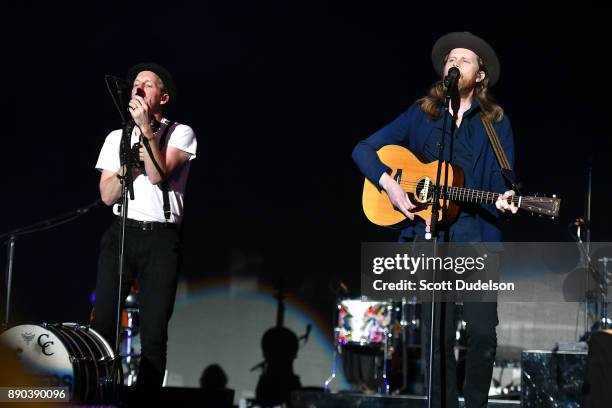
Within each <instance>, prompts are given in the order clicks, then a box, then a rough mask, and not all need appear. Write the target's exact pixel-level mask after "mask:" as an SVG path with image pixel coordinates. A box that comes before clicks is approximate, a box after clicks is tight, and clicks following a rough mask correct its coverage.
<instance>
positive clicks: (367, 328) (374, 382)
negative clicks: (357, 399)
mask: <svg viewBox="0 0 612 408" xmlns="http://www.w3.org/2000/svg"><path fill="white" fill-rule="evenodd" d="M335 314H336V316H335V317H336V321H337V324H336V326H335V328H334V354H333V360H332V371H331V374H330V376H329V378H328V379H327V380H326V381H325V383H324V389H325V390H329V389H330V386H331V383H332V381H333V380H334V379H335V378H336V376H337V373H338V371H337V369H338V360H339V357H341V361H342V365H343V366H342V368H343V372H344V376H345V378H346V379H347V381H348V382H349V383H350V384H351V385H352V386H353V387H354V388H356V389H359V390H360V391H366V392H378V393H383V394H390V393H391V392H392V390H393V392H395V393H399V392H401V391H402V390H403V389H406V388H407V387H408V377H407V375H408V371H414V370H409V369H408V354H409V353H410V350H412V351H416V359H417V360H420V346H419V345H418V343H420V341H419V336H420V334H419V326H420V321H419V319H418V318H417V304H416V301H415V300H409V299H404V300H403V301H402V302H391V301H375V300H371V299H367V298H365V297H362V298H340V299H338V301H337V304H336V313H335ZM411 357H415V356H414V352H413V353H412V356H411ZM398 361H399V362H398ZM413 363H414V358H413ZM416 364H417V365H418V364H419V362H418V361H417V362H416ZM391 378H394V379H395V380H398V381H397V383H398V384H397V386H396V384H395V382H396V381H391ZM392 383H393V384H392Z"/></svg>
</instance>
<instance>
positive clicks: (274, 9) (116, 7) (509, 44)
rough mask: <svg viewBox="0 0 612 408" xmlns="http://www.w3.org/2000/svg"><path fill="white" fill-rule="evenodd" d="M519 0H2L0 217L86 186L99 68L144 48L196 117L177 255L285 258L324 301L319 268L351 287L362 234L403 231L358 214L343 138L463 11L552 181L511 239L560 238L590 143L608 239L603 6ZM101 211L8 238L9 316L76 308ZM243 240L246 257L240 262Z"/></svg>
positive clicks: (302, 285)
mask: <svg viewBox="0 0 612 408" xmlns="http://www.w3.org/2000/svg"><path fill="white" fill-rule="evenodd" d="M378 3H384V4H378ZM495 4H497V5H496V6H495V7H501V6H500V4H499V3H495ZM513 4H515V5H514V6H513V7H512V8H510V3H507V4H506V5H505V6H504V7H502V8H496V9H492V8H491V7H492V5H493V3H488V4H483V5H477V4H475V3H469V5H468V3H462V4H456V5H455V6H453V7H450V6H447V5H444V4H443V3H439V2H436V4H435V5H434V4H432V5H431V6H422V5H421V6H418V5H416V4H414V3H411V4H406V2H369V3H364V4H359V3H355V2H349V1H330V2H322V1H321V2H319V1H309V2H296V1H288V2H281V1H266V2H255V1H243V0H239V1H203V2H198V3H195V2H194V3H193V4H190V3H187V2H179V1H174V2H168V3H153V2H149V3H146V4H145V3H140V4H137V3H133V4H130V5H125V4H121V5H120V4H113V3H111V2H105V3H101V2H100V3H91V4H87V2H81V3H80V4H79V5H78V6H68V5H63V4H61V3H58V2H53V3H47V4H45V5H37V4H33V3H22V5H20V6H11V7H9V8H7V9H6V10H5V14H4V19H3V20H4V21H3V27H2V34H3V35H2V37H3V51H4V52H3V54H4V58H3V66H4V67H5V69H6V70H5V71H4V81H3V86H2V91H3V92H2V94H3V98H2V99H3V104H4V105H5V107H4V126H3V143H2V145H3V146H2V152H3V154H2V160H1V161H0V162H1V165H2V175H3V181H2V185H3V194H2V206H1V208H2V217H0V220H1V221H0V232H4V231H9V230H11V229H14V228H17V227H20V226H23V225H27V224H30V223H33V222H35V221H39V220H42V219H46V218H50V217H53V216H55V215H57V214H60V213H63V212H67V211H70V210H73V209H76V208H78V207H81V206H84V205H87V204H89V203H90V202H92V201H94V200H95V199H96V198H97V197H98V179H99V173H98V172H97V171H96V170H95V169H94V165H95V162H96V159H97V156H98V153H99V150H100V148H101V146H102V143H103V141H104V138H105V136H106V135H107V134H108V132H109V131H110V130H112V129H115V128H118V127H119V117H118V114H117V112H116V111H115V108H114V106H113V105H112V102H111V99H110V97H109V95H108V94H107V91H106V89H105V85H104V82H103V77H104V74H113V75H118V76H123V75H124V74H125V72H126V71H127V69H128V68H129V67H130V66H131V65H133V64H135V63H137V62H142V61H157V62H159V63H161V64H162V65H165V66H166V67H167V68H168V69H169V70H170V71H171V72H172V73H173V75H174V77H175V80H176V82H177V86H178V89H179V101H178V102H179V106H178V109H177V112H176V114H175V115H174V117H173V119H176V120H179V121H182V122H184V123H187V124H189V125H191V126H192V127H193V128H194V130H195V131H196V134H197V136H198V157H197V159H196V160H195V161H194V162H193V166H192V173H191V178H190V184H189V186H188V191H187V197H186V218H185V223H186V224H185V239H184V241H185V245H184V246H185V254H184V260H185V263H184V268H183V274H184V275H185V276H187V277H189V278H190V279H200V278H205V277H228V276H229V275H230V273H237V274H240V275H257V276H259V277H260V278H261V279H262V280H263V281H268V282H270V283H271V284H273V283H274V282H276V278H277V277H278V276H284V277H285V278H286V279H285V280H286V282H285V283H286V285H287V289H288V291H289V292H292V293H299V296H300V297H301V298H302V299H304V300H305V301H307V302H309V303H311V304H313V305H314V306H316V307H318V308H321V309H325V308H327V307H328V304H331V302H332V301H333V297H334V295H333V294H332V293H331V291H329V290H328V287H329V286H330V282H334V281H336V280H343V281H345V282H347V283H348V284H349V285H350V286H351V288H352V289H353V291H354V292H356V291H358V283H359V251H360V242H361V241H392V240H395V239H396V232H394V231H390V230H384V229H381V228H379V227H376V226H373V225H371V224H369V223H368V222H367V220H366V219H365V217H364V216H363V213H362V210H361V196H360V194H361V188H362V183H363V179H362V176H361V175H360V173H359V172H358V170H357V168H356V167H355V166H354V164H353V163H352V161H351V159H350V153H351V150H352V148H353V146H354V145H355V144H356V143H357V141H359V140H360V139H363V138H365V137H367V136H368V135H370V134H371V133H372V132H374V131H375V130H377V129H378V128H380V127H382V126H383V125H385V124H386V123H387V122H389V121H390V120H392V119H393V118H394V117H396V116H397V115H398V114H400V113H401V112H402V111H403V110H405V109H406V108H407V107H408V106H409V105H410V104H411V103H412V102H413V101H414V100H415V99H417V98H418V97H420V96H421V95H422V94H423V93H424V92H425V91H426V90H427V89H428V87H429V86H430V84H431V83H432V82H433V81H435V80H436V76H435V73H434V72H433V69H432V67H431V61H430V52H431V46H432V44H433V43H434V42H435V40H436V39H437V38H438V37H439V36H441V35H443V34H445V33H447V32H450V31H466V30H467V31H471V32H473V33H475V34H477V35H480V36H482V37H483V38H485V39H487V40H488V41H489V42H490V43H491V44H492V45H493V46H494V48H495V49H496V51H497V53H498V55H499V56H500V59H501V63H502V70H501V78H500V82H499V83H498V85H496V86H495V87H494V88H493V92H494V94H495V95H496V97H497V99H498V100H499V101H500V103H501V105H502V106H503V107H504V108H505V110H506V112H507V114H508V115H509V117H510V119H511V121H512V125H513V129H514V134H515V145H516V163H515V167H516V170H517V173H518V176H519V178H520V179H521V180H522V181H523V183H524V185H525V188H524V192H529V193H535V192H540V193H546V194H552V193H556V194H558V195H559V196H560V197H562V199H563V201H562V207H561V216H560V218H559V220H557V221H555V222H551V221H549V220H545V219H540V218H535V217H531V216H527V215H524V214H522V215H517V216H515V217H513V218H512V220H511V221H510V222H508V223H507V225H506V239H507V240H515V241H519V240H522V241H539V240H550V241H567V240H570V239H571V238H570V237H569V235H568V233H567V231H568V228H567V225H568V223H569V222H570V221H571V220H572V219H573V218H574V217H576V216H579V215H583V214H584V201H585V190H586V180H587V178H586V174H587V173H586V168H587V163H588V162H589V161H590V162H592V164H593V209H592V219H593V228H592V238H593V240H594V241H607V240H608V241H609V240H611V239H612V233H611V232H610V223H611V216H610V214H609V212H607V211H606V208H607V203H609V202H610V198H611V196H612V193H611V192H610V183H609V181H608V180H607V177H608V176H609V175H610V164H609V156H610V153H611V152H612V149H611V148H610V147H611V146H610V145H611V143H610V130H609V128H610V123H609V120H608V117H609V110H610V100H609V98H608V95H609V90H610V86H609V82H610V73H609V68H608V64H607V61H608V60H609V55H608V54H609V47H608V43H609V35H608V32H607V26H608V25H609V23H608V21H607V12H606V11H605V10H603V9H596V8H592V7H589V6H588V5H587V4H586V3H580V4H579V5H577V4H574V6H573V7H572V8H567V9H562V8H558V7H557V8H548V9H541V10H538V9H534V8H533V7H532V6H529V7H526V6H520V5H518V3H513ZM111 218H112V216H111V214H110V209H108V208H102V207H99V208H97V209H95V210H93V211H92V212H90V213H89V214H87V215H86V216H84V217H82V218H81V219H79V220H78V221H75V222H73V223H71V224H68V225H64V226H62V227H59V228H57V229H55V230H51V231H47V232H42V233H39V234H35V235H30V236H27V237H23V238H19V239H18V241H17V247H16V263H15V267H14V282H13V284H14V285H13V287H14V292H13V296H14V297H13V300H14V302H13V310H14V316H13V320H14V321H18V320H32V321H79V322H82V321H86V320H87V314H88V311H89V304H88V302H89V301H88V297H89V293H90V291H91V290H92V289H93V287H94V284H95V274H96V258H97V247H98V241H99V237H100V235H101V233H102V231H103V230H104V228H105V227H106V226H107V225H108V223H109V221H110V220H111ZM237 257H242V258H241V259H243V258H244V259H246V260H247V261H246V266H243V267H241V268H239V270H238V271H237V270H236V268H237V267H235V266H233V265H235V264H236V262H235V260H236V258H237ZM0 260H1V261H4V260H5V258H4V256H2V257H1V258H0ZM3 299H4V297H3ZM3 302H4V301H3ZM329 310H331V309H329ZM325 315H326V316H329V315H331V314H330V313H325Z"/></svg>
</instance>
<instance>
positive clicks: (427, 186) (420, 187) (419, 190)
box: [415, 177, 433, 204]
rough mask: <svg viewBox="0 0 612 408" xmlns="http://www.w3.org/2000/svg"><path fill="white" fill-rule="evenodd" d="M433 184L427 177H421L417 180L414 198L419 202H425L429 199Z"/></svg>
mask: <svg viewBox="0 0 612 408" xmlns="http://www.w3.org/2000/svg"><path fill="white" fill-rule="evenodd" d="M432 187H433V184H432V183H431V180H430V179H429V177H423V178H422V179H420V180H419V181H417V185H416V189H415V193H416V194H415V198H416V200H417V201H418V202H419V203H421V204H426V203H428V202H430V201H431V197H432V192H433V189H432Z"/></svg>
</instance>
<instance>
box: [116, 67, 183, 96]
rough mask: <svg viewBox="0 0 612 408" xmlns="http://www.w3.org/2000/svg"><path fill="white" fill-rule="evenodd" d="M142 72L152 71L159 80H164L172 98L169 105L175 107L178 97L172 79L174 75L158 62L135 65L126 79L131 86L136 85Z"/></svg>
mask: <svg viewBox="0 0 612 408" xmlns="http://www.w3.org/2000/svg"><path fill="white" fill-rule="evenodd" d="M142 71H151V72H153V73H155V75H157V76H158V77H159V79H161V80H162V82H163V83H164V87H165V89H166V93H167V94H168V96H169V97H170V100H169V101H168V105H175V104H176V96H177V95H176V85H175V84H174V80H173V79H172V75H170V72H169V71H168V70H167V69H166V68H164V67H162V66H161V65H159V64H158V63H156V62H142V63H140V64H136V65H134V66H133V67H132V68H130V69H129V70H128V72H127V75H126V79H127V80H128V82H129V83H130V85H131V84H132V83H134V80H135V79H136V77H137V76H138V74H139V73H140V72H142Z"/></svg>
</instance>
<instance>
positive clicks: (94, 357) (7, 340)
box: [0, 323, 122, 401]
mask: <svg viewBox="0 0 612 408" xmlns="http://www.w3.org/2000/svg"><path fill="white" fill-rule="evenodd" d="M0 343H1V344H2V345H3V346H5V347H7V348H8V349H10V350H13V351H15V352H16V353H17V357H18V359H19V360H20V361H21V363H22V364H23V366H24V369H25V370H26V371H28V372H30V373H31V374H32V375H34V376H35V377H36V378H37V379H39V380H40V383H41V385H42V386H47V387H68V389H69V393H70V399H71V400H76V401H109V400H111V399H112V398H113V397H114V395H115V394H114V393H115V390H116V386H117V385H119V384H121V382H122V375H121V370H120V367H121V365H120V364H117V365H116V366H117V367H118V368H119V370H117V374H116V375H115V376H113V375H112V372H113V361H114V357H115V353H114V352H113V349H112V348H111V346H110V345H109V344H108V342H107V341H106V340H104V338H103V337H102V336H100V334H98V333H97V332H96V331H95V330H93V329H91V328H89V326H83V325H79V324H76V323H56V324H47V323H42V324H22V325H18V326H14V327H12V328H10V329H8V330H6V331H5V332H4V333H2V334H0Z"/></svg>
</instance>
